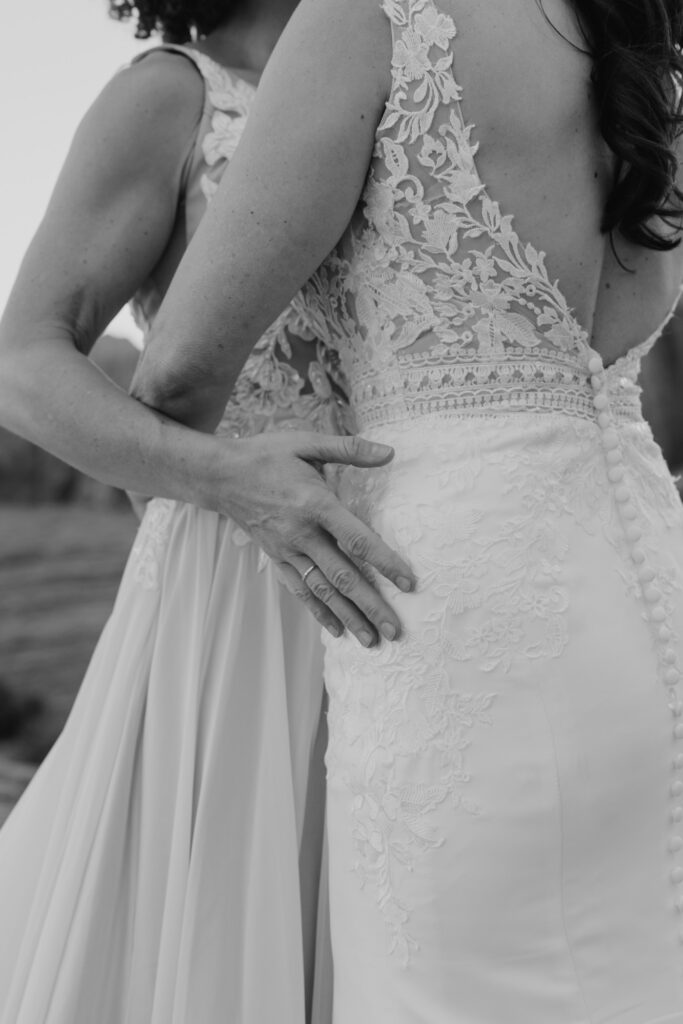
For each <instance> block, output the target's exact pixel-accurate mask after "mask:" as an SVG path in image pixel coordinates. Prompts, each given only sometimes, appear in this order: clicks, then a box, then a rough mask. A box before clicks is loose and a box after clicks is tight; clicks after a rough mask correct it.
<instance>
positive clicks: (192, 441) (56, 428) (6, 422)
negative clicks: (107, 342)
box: [0, 338, 223, 505]
mask: <svg viewBox="0 0 683 1024" xmlns="http://www.w3.org/2000/svg"><path fill="white" fill-rule="evenodd" d="M0 426H3V427H5V428H6V429H8V430H10V431H12V432H14V433H16V434H19V435H20V436H21V437H23V438H25V439H26V440H28V441H31V442H33V443H34V444H37V445H39V446H40V447H41V448H44V449H45V450H46V451H49V452H51V453H52V454H53V455H56V456H57V457H59V458H60V459H62V460H63V461H65V462H67V463H69V464H70V465H72V466H74V467H76V468H77V469H79V470H81V471H82V472H84V473H87V474H88V475H89V476H92V477H95V479H97V480H100V481H102V482H103V483H107V484H111V485H113V486H115V487H120V488H122V489H124V490H128V491H135V492H139V493H143V494H150V495H154V496H158V497H168V498H175V499H178V500H182V501H188V502H191V503H193V504H197V505H210V504H211V499H210V497H209V493H210V490H211V483H210V482H211V480H212V478H213V477H214V474H215V473H216V463H217V459H218V456H219V454H220V455H221V456H222V455H223V452H222V447H223V446H221V452H220V453H219V450H218V446H219V442H218V441H217V440H216V439H215V438H213V437H209V436H206V435H203V434H200V433H197V432H196V431H194V430H189V429H186V428H185V427H183V426H181V425H179V424H178V423H175V422H173V421H172V420H170V419H168V418H167V417H165V416H164V415H162V414H160V413H158V412H156V411H154V410H151V409H148V408H146V407H145V405H143V404H141V403H140V402H138V401H136V400H135V399H133V398H131V397H129V396H128V395H127V394H126V393H125V392H124V391H122V390H121V389H120V388H118V387H117V386H116V385H115V384H114V383H113V382H112V381H111V380H109V379H108V378H107V377H106V376H105V375H104V374H103V373H101V372H100V371H99V370H98V369H97V367H96V366H94V365H93V364H92V363H91V362H90V361H89V360H88V359H87V358H86V357H85V356H84V355H82V354H81V353H80V352H79V351H78V350H77V349H76V348H75V347H74V345H73V343H72V342H69V341H67V340H66V339H54V338H52V339H50V340H49V341H48V340H45V341H40V340H37V341H33V342H32V343H31V344H28V345H25V346H23V348H22V350H21V351H16V352H11V351H7V349H6V348H5V349H4V350H3V351H2V356H1V358H0Z"/></svg>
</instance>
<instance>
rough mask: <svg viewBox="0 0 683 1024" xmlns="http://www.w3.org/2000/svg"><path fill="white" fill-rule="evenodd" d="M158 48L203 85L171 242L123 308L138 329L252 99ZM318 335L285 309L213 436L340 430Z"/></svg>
mask: <svg viewBox="0 0 683 1024" xmlns="http://www.w3.org/2000/svg"><path fill="white" fill-rule="evenodd" d="M161 49H163V50H167V51H171V52H176V53H179V54H182V55H183V56H184V57H186V58H188V59H189V60H191V61H192V62H193V64H195V66H196V67H197V69H198V71H199V73H200V74H201V76H202V79H203V81H204V84H205V99H204V110H203V114H202V118H201V122H200V125H199V128H198V131H197V137H196V141H195V145H194V148H193V151H192V153H191V155H190V158H189V160H188V162H187V164H186V166H185V168H184V172H183V180H182V187H181V192H182V194H181V197H180V201H179V212H178V223H177V224H176V229H175V232H174V237H173V238H172V239H171V240H170V241H169V244H168V246H167V249H166V252H165V253H164V255H163V256H162V258H161V260H160V262H159V264H158V266H157V268H156V269H155V271H154V272H153V273H152V275H151V276H150V279H149V281H147V282H146V283H145V285H144V286H143V287H141V288H140V289H139V291H138V293H137V294H136V296H135V297H134V299H133V301H132V303H131V307H132V310H133V314H134V316H135V319H136V320H137V322H138V324H139V325H140V326H141V328H142V329H143V330H144V331H147V330H148V329H149V327H150V326H151V324H152V323H153V321H154V317H155V316H156V313H157V310H158V309H159V306H160V305H161V301H162V299H163V295H164V293H165V291H166V288H167V287H168V285H169V283H170V280H171V278H172V276H173V273H174V272H175V269H176V266H177V264H178V262H179V260H180V257H181V255H182V251H183V249H184V248H185V246H186V245H187V242H188V241H189V239H190V238H191V237H192V235H193V234H194V232H195V230H196V229H197V227H198V225H199V222H200V220H201V218H202V216H203V215H204V213H205V211H206V208H207V203H209V202H210V201H211V199H212V197H213V195H214V193H215V192H216V189H217V188H218V184H219V182H220V180H221V177H222V175H223V173H224V171H225V169H226V167H227V165H228V162H229V160H230V159H231V157H232V155H233V153H234V152H235V149H236V147H237V144H238V142H239V139H240V136H241V133H242V131H243V129H244V125H245V121H246V118H247V115H248V113H249V109H250V106H251V103H252V100H253V98H254V94H255V86H253V85H252V84H251V83H249V82H247V81H245V80H244V79H242V78H240V77H238V76H236V75H235V74H233V73H232V72H231V71H229V70H228V69H227V68H225V67H223V66H222V65H220V64H218V63H216V62H215V61H214V60H212V59H211V58H209V57H207V56H206V55H205V54H202V53H200V52H199V51H197V50H195V49H194V48H193V47H185V46H165V47H162V48H161ZM146 52H147V53H152V52H155V51H154V50H150V51H146ZM145 55H146V54H142V55H141V57H139V58H138V59H144V57H145ZM320 337H322V336H321V335H319V336H316V334H315V332H314V331H312V330H311V328H310V327H309V326H308V324H307V323H306V322H304V320H303V319H302V317H301V315H300V313H299V312H298V310H297V307H296V305H294V306H290V307H288V308H287V309H285V310H284V312H283V313H282V314H281V315H280V316H279V317H278V318H277V320H276V321H275V322H274V323H273V324H272V325H271V327H270V328H269V329H268V330H267V331H266V333H265V334H264V335H263V337H262V338H260V340H259V341H258V342H257V344H256V346H255V348H254V349H253V351H252V352H251V354H250V356H249V358H248V359H247V362H246V363H245V365H244V367H243V369H242V372H241V374H240V376H239V378H238V380H237V382H236V384H235V388H234V390H233V393H232V395H231V397H230V400H229V402H228V405H227V407H226V410H225V414H224V416H223V419H222V422H221V424H220V426H219V428H218V433H220V434H227V435H231V436H233V437H244V436H248V435H252V434H258V433H263V432H264V431H268V430H283V429H288V428H290V429H299V430H301V429H307V430H313V429H315V430H320V431H324V432H329V433H343V432H345V431H346V430H347V429H348V428H349V425H350V418H349V412H348V404H347V402H346V400H345V397H344V384H343V380H342V376H341V372H340V368H339V360H338V356H337V354H336V352H335V351H334V349H331V348H329V347H327V346H326V345H325V344H324V343H323V342H322V341H321V340H319V339H320Z"/></svg>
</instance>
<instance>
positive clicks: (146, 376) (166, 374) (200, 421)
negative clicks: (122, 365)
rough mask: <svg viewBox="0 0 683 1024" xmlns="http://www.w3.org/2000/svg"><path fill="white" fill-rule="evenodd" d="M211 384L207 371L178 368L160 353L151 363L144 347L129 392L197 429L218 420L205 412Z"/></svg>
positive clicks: (209, 427)
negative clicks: (204, 372) (208, 416)
mask: <svg viewBox="0 0 683 1024" xmlns="http://www.w3.org/2000/svg"><path fill="white" fill-rule="evenodd" d="M211 386H212V383H211V380H210V377H208V376H207V375H205V374H202V373H199V372H192V370H191V369H188V368H187V367H184V368H183V369H182V370H181V371H179V370H176V369H174V368H173V367H172V366H171V365H170V364H168V363H166V362H165V361H164V359H163V357H159V356H158V355H157V356H155V359H154V361H153V363H152V360H151V359H150V358H149V356H148V352H147V351H145V352H143V355H142V356H141V358H140V360H139V362H138V366H137V369H136V371H135V375H134V377H133V381H132V383H131V386H130V394H131V396H132V397H133V398H135V399H136V400H137V401H138V402H142V403H143V405H146V406H148V407H149V408H151V409H154V410H155V411H156V412H159V413H161V414H162V415H164V416H168V417H169V419H172V420H175V421H176V422H178V423H182V424H184V425H185V426H189V427H194V428H195V429H198V430H212V429H214V427H215V425H216V424H215V423H213V422H210V421H209V420H207V418H206V416H205V415H204V413H205V411H206V410H207V408H208V407H209V405H210V402H208V401H207V398H208V394H209V392H210V391H211Z"/></svg>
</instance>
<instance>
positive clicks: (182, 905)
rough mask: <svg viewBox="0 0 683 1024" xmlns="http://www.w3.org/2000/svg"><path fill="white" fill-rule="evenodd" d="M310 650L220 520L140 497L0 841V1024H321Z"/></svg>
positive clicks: (251, 556) (247, 549)
mask: <svg viewBox="0 0 683 1024" xmlns="http://www.w3.org/2000/svg"><path fill="white" fill-rule="evenodd" d="M319 637H320V629H319V626H318V625H317V624H316V623H315V621H314V620H313V618H312V617H311V616H310V614H309V613H308V612H307V611H306V610H305V609H303V607H302V606H300V605H299V604H298V603H297V602H296V601H295V600H294V599H293V598H292V597H291V596H290V595H289V594H287V593H286V592H285V590H284V589H283V588H282V587H281V586H280V585H279V583H278V582H277V579H276V576H275V571H274V569H273V567H272V565H271V563H270V562H269V561H268V560H266V559H261V561H259V554H258V549H257V548H256V547H255V545H253V544H252V543H250V542H249V541H248V538H247V537H246V535H245V534H244V533H243V532H242V531H241V530H239V529H238V528H236V527H235V526H234V524H232V523H231V522H230V521H229V520H226V519H225V518H221V517H219V516H217V515H215V514H213V513H210V512H206V511H202V510H198V509H195V508H193V507H190V506H187V505H181V504H176V503H174V502H170V501H165V500H160V499H157V500H155V501H152V502H151V503H150V505H149V506H148V509H147V512H146V515H145V518H144V520H143V523H142V524H141V527H140V531H139V533H138V538H137V541H136V544H135V546H134V548H133V551H132V554H131V557H130V559H129V562H128V565H127V567H126V570H125V574H124V577H123V580H122V583H121V587H120V590H119V593H118V597H117V600H116V604H115V607H114V610H113V613H112V615H111V618H110V620H109V622H108V624H107V625H106V627H105V629H104V632H103V634H102V636H101V638H100V641H99V643H98V645H97V648H96V650H95V653H94V656H93V658H92V661H91V663H90V666H89V669H88V671H87V674H86V677H85V680H84V682H83V684H82V687H81V689H80V692H79V695H78V697H77V700H76V702H75V705H74V708H73V711H72V714H71V716H70V718H69V720H68V722H67V724H66V727H65V729H64V731H63V733H62V735H61V736H60V737H59V739H58V740H57V742H56V744H55V746H54V747H53V749H52V751H51V752H50V754H49V755H48V757H47V758H46V760H45V762H44V763H43V765H42V766H41V768H40V769H39V770H38V772H37V774H36V776H35V777H34V780H33V781H32V783H31V785H30V786H29V788H28V789H27V791H26V793H25V794H24V796H23V798H22V799H21V800H20V802H19V804H18V805H17V806H16V808H15V809H14V811H13V812H12V814H11V815H10V817H9V819H8V821H7V823H6V825H5V826H4V828H3V829H2V831H0V1022H2V1024H95V1022H97V1024H219V1022H220V1024H225V1022H227V1021H229V1022H231V1024H232V1022H234V1024H238V1022H239V1024H267V1022H269V1021H277V1022H278V1024H304V1022H305V1021H306V1020H307V1019H309V1020H312V1021H314V1022H315V1024H326V1022H327V1021H328V1020H329V1018H330V1000H331V988H330V979H331V975H330V961H329V954H328V952H327V942H326V928H327V921H326V912H327V908H326V903H325V885H324V877H325V869H324V865H322V866H321V861H322V852H323V840H322V831H323V818H324V786H323V784H322V767H321V764H322V753H323V748H324V736H323V729H324V725H323V718H322V716H321V702H322V693H323V687H322V648H321V644H320V638H319ZM321 877H322V879H323V881H322V884H320V879H321ZM319 892H320V893H322V898H321V899H319Z"/></svg>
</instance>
